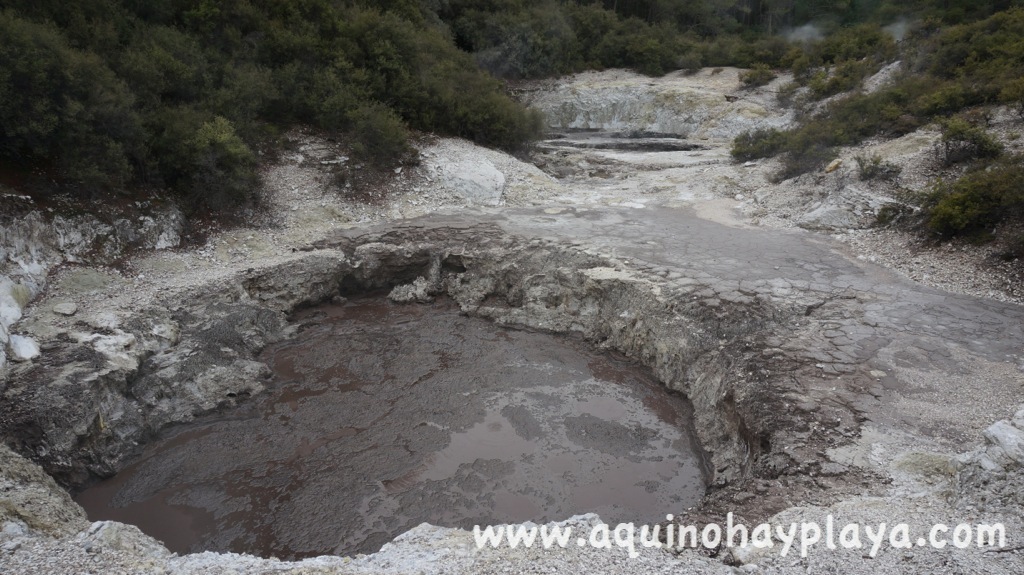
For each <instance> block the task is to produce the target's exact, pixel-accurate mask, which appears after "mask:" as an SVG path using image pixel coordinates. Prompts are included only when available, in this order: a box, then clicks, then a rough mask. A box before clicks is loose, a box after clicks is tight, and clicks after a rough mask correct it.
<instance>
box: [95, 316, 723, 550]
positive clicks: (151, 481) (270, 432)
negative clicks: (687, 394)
mask: <svg viewBox="0 0 1024 575" xmlns="http://www.w3.org/2000/svg"><path fill="white" fill-rule="evenodd" d="M295 320H296V321H297V322H298V323H299V324H300V325H301V326H302V327H301V328H300V332H299V334H298V335H297V336H296V337H295V338H293V339H291V340H289V341H286V342H283V343H280V344H277V345H274V346H271V347H269V348H268V349H267V350H265V352H264V354H263V356H262V359H263V360H265V361H266V362H267V363H268V364H269V365H270V366H271V367H272V369H273V371H274V374H275V380H276V381H275V384H274V385H272V386H271V389H270V390H269V392H268V393H267V394H266V395H265V396H263V397H262V398H260V399H258V400H256V401H253V402H250V403H249V404H247V405H245V406H242V407H239V408H236V409H234V410H232V411H230V412H228V413H227V414H221V415H215V416H209V417H207V418H204V419H201V420H199V421H197V422H195V423H192V424H189V425H187V426H180V427H178V428H176V429H175V430H174V431H173V433H169V434H166V435H165V436H164V437H162V438H160V439H159V440H157V441H155V442H153V443H151V444H150V445H149V446H148V448H147V450H146V452H145V453H144V454H143V455H142V456H141V457H140V458H139V459H138V460H137V461H135V462H133V463H132V464H131V465H129V466H128V467H126V468H125V469H124V470H123V471H122V472H121V473H119V474H118V475H117V476H115V477H113V478H111V479H109V480H107V481H104V482H101V483H99V484H97V485H95V486H93V487H91V488H90V489H88V490H86V491H84V492H83V493H82V494H80V495H79V496H78V501H79V503H81V504H82V505H83V506H84V507H85V508H86V510H87V511H88V513H89V516H90V518H91V519H93V520H101V519H113V520H119V521H123V522H127V523H131V524H134V525H137V526H139V527H140V528H141V529H143V530H144V531H146V532H147V533H149V534H150V535H152V536H154V537H156V538H158V539H160V540H161V541H163V542H164V543H165V544H166V545H167V546H168V548H170V549H171V550H173V551H178V552H181V553H184V552H189V551H200V550H214V551H235V552H248V553H254V554H259V555H262V556H265V557H266V556H278V557H288V558H298V557H307V556H315V555H321V554H328V553H340V554H351V553H357V552H363V553H368V552H372V551H376V550H377V549H379V548H380V546H381V545H383V544H384V543H386V542H388V541H390V540H391V539H393V538H394V537H395V536H397V535H398V534H400V533H403V532H404V531H406V530H408V529H410V528H412V527H415V526H416V525H419V524H420V523H422V522H429V523H432V524H435V525H442V526H451V527H466V528H468V527H472V526H473V525H475V524H481V525H485V524H497V523H517V522H522V521H528V520H529V521H536V522H544V521H549V520H560V519H565V518H566V517H569V516H572V515H574V514H582V513H588V512H597V513H599V514H600V515H601V516H602V518H604V519H605V520H607V521H609V522H611V523H613V524H614V523H617V522H620V521H633V522H637V523H651V522H657V521H659V520H662V519H664V515H665V514H666V513H668V512H671V511H672V510H678V509H681V508H686V507H690V506H693V505H695V504H696V503H697V502H698V501H699V500H700V497H701V496H702V494H703V492H704V486H705V472H704V469H703V457H702V455H701V453H700V450H699V447H698V445H697V442H696V441H695V440H694V438H693V433H692V413H691V411H690V407H689V404H688V402H687V401H686V400H684V399H682V398H681V397H679V396H677V395H673V394H670V393H669V392H668V391H666V390H665V388H664V387H663V386H661V385H660V384H659V383H658V381H657V380H656V379H655V378H654V377H653V376H652V375H651V374H650V373H649V372H648V371H647V370H646V369H644V368H640V367H638V366H636V365H634V364H630V363H627V362H624V361H621V360H619V359H616V358H615V357H612V356H611V355H610V354H598V353H595V352H593V351H591V350H589V349H588V348H587V346H586V345H585V344H583V343H582V342H579V341H576V340H572V339H569V338H565V337H557V336H552V335H547V334H542V333H535V332H530V331H519V330H515V331H513V330H507V329H503V328H501V327H498V326H495V325H493V324H492V323H490V322H487V321H484V320H481V319H475V318H468V317H465V316H463V315H461V314H460V313H459V312H458V310H457V308H456V307H455V306H453V305H452V304H450V303H448V302H439V303H434V304H431V305H410V306H401V305H396V304H391V303H388V302H386V301H385V300H382V299H371V298H359V299H357V300H354V301H352V302H349V303H347V304H345V305H328V306H320V307H315V308H311V309H307V310H304V311H302V312H300V313H299V314H297V317H296V318H295Z"/></svg>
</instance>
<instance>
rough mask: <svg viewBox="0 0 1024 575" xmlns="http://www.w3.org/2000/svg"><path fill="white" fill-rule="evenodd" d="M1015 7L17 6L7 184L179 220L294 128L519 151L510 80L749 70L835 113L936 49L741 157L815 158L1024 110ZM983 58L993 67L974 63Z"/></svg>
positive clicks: (11, 15) (581, 3) (402, 145)
mask: <svg viewBox="0 0 1024 575" xmlns="http://www.w3.org/2000/svg"><path fill="white" fill-rule="evenodd" d="M1017 4H1020V2H1019V1H1016V0H996V1H988V2H978V1H971V0H911V1H903V2H897V1H894V0H803V1H801V0H603V1H594V0H591V1H587V0H576V1H571V0H381V1H377V2H373V1H370V0H287V1H285V0H80V1H76V2H58V1H56V0H31V1H30V0H5V2H4V4H3V9H2V11H0V39H2V41H0V171H2V172H3V174H4V176H5V177H6V178H8V179H12V178H16V179H18V181H24V182H28V184H27V185H28V187H32V186H35V187H38V188H40V189H43V188H45V189H50V190H59V191H60V192H62V193H72V194H75V195H78V196H81V197H85V198H88V197H95V196H96V195H97V194H98V193H110V192H111V191H114V192H119V193H124V194H126V195H129V196H131V197H142V196H144V195H146V194H148V193H151V192H162V191H169V192H172V193H174V194H176V195H178V196H179V197H181V198H183V199H185V200H186V201H185V202H183V203H184V205H187V206H192V207H194V208H196V209H201V210H224V209H227V208H231V207H233V206H237V205H239V204H241V203H245V202H248V201H250V200H251V198H252V195H253V191H254V190H255V189H257V188H258V170H257V168H258V164H259V161H258V158H259V155H260V154H261V153H266V152H269V151H272V150H274V149H275V147H276V146H277V143H276V142H277V138H278V136H279V134H280V133H281V132H282V131H283V130H285V129H287V128H288V127H290V126H292V125H296V124H304V125H310V126H314V127H316V128H318V129H321V130H324V131H326V132H328V133H331V134H336V135H337V137H339V138H341V139H343V140H344V141H345V142H347V143H348V145H349V146H350V147H351V149H352V151H353V153H354V154H355V155H356V156H357V157H358V158H360V160H361V161H365V162H367V163H376V164H380V165H393V164H395V163H396V162H401V161H403V160H404V159H407V158H408V157H409V154H410V148H409V144H408V138H409V134H410V130H414V131H423V132H434V133H439V134H445V135H455V136H461V137H465V138H469V139H471V140H473V141H475V142H478V143H480V144H483V145H487V146H492V147H497V148H502V149H505V150H510V151H515V150H517V149H521V148H522V147H523V146H525V145H526V144H528V143H529V142H530V141H531V140H533V139H535V138H536V137H537V136H538V134H539V132H540V130H541V122H540V118H538V117H537V116H536V115H535V114H533V113H531V112H529V111H528V110H526V109H525V108H523V107H522V106H520V105H519V104H517V103H515V102H513V101H512V100H511V99H510V98H509V97H508V96H507V94H506V91H505V87H504V84H503V82H502V80H503V79H517V78H537V77H546V76H553V75H558V74H564V73H568V72H574V71H579V70H585V69H600V68H608V67H629V68H634V69H636V70H638V71H640V72H643V73H646V74H651V75H657V74H662V73H665V72H668V71H671V70H678V69H685V70H694V69H697V68H699V67H702V66H726V65H732V66H740V67H747V68H753V69H754V71H753V72H751V73H750V74H749V75H748V76H747V77H746V79H747V81H748V82H749V83H751V84H756V83H761V82H765V81H767V80H769V79H771V77H773V75H774V72H773V70H777V69H780V68H788V69H792V70H793V71H794V73H795V74H796V77H797V78H798V84H799V85H801V86H808V87H810V89H811V90H812V92H813V94H814V95H815V96H816V97H825V96H827V95H830V94H835V93H837V92H840V91H843V90H845V89H847V88H849V87H851V86H852V85H853V84H854V83H855V82H857V81H859V80H860V79H861V78H863V77H864V76H865V75H866V74H869V73H871V72H872V71H874V70H875V69H877V67H878V66H880V65H881V64H883V63H884V62H885V61H888V60H891V59H892V58H893V57H895V55H896V52H897V45H896V37H898V36H901V35H902V34H903V31H902V28H901V29H900V30H899V31H898V32H894V31H893V29H892V28H891V27H892V26H894V25H896V26H899V27H909V28H910V29H911V33H912V34H916V37H917V38H918V39H919V40H920V41H921V42H922V44H921V45H922V46H925V45H928V46H932V48H929V50H928V55H926V56H921V57H920V58H919V60H920V64H919V67H920V68H921V70H923V71H924V72H925V73H926V75H927V79H925V80H920V83H919V84H913V83H912V82H911V83H909V84H905V85H901V87H900V88H899V90H896V91H887V92H885V93H883V94H881V95H878V96H874V98H875V99H874V100H867V101H862V100H857V101H855V102H854V103H851V104H848V105H846V106H847V108H850V110H848V111H846V112H842V113H840V112H837V114H836V118H838V119H837V120H836V121H837V122H838V121H844V122H845V121H847V120H848V118H847V117H846V116H849V115H857V114H862V112H863V110H865V109H868V108H871V109H881V110H883V112H884V114H883V116H882V118H881V119H879V120H877V123H878V124H879V125H874V124H870V122H869V123H868V125H862V124H863V122H862V123H861V124H858V123H857V122H854V125H855V126H854V127H852V128H849V129H846V128H843V129H841V130H837V131H836V132H837V133H835V134H831V135H825V136H822V137H825V138H826V139H825V140H823V141H818V140H816V139H815V138H818V137H819V136H821V134H819V133H817V132H814V131H813V130H819V131H821V130H834V129H835V128H836V125H835V124H828V125H825V126H821V125H818V126H817V127H814V126H815V124H814V123H813V122H811V123H808V124H807V125H808V126H811V127H810V128H806V130H810V131H806V130H805V131H803V132H801V131H794V132H791V133H785V134H782V133H766V134H754V135H749V136H748V137H747V140H746V141H745V142H741V144H742V145H740V150H739V152H738V156H743V157H757V156H760V155H768V154H774V153H779V152H781V151H786V150H791V151H792V153H791V154H790V155H791V157H792V158H794V160H793V161H794V162H796V163H797V164H799V163H801V162H803V163H806V162H807V161H808V159H810V160H811V161H813V160H816V159H819V156H821V155H822V153H823V152H822V150H823V149H826V148H828V147H829V146H832V145H839V144H844V143H849V142H851V141H853V140H855V139H857V138H861V137H865V136H866V135H868V134H872V133H876V132H879V131H881V130H882V129H883V128H882V127H881V126H882V125H883V124H884V125H885V126H890V125H894V123H895V125H896V126H897V128H896V129H897V130H902V129H910V128H911V127H913V126H916V125H919V124H920V123H921V122H923V121H926V120H928V119H929V118H931V117H933V116H935V115H936V114H939V113H947V112H951V111H956V110H959V109H962V108H964V107H967V106H969V105H972V104H974V103H981V102H992V101H1008V100H1009V101H1012V100H1013V99H1014V98H1018V99H1019V100H1020V101H1022V102H1024V85H1021V84H1020V82H1019V81H1018V82H1017V83H1016V84H1014V83H1013V82H1010V81H1009V80H1008V79H1007V75H1008V74H1016V77H1017V78H1019V77H1021V72H1022V70H1021V67H1020V66H1021V62H1020V59H1021V56H1020V55H1021V54H1024V49H1022V48H1024V44H1021V38H1024V18H1022V17H1021V13H1020V12H1019V11H1014V12H1011V13H1009V14H1010V15H1007V14H1008V13H1007V12H1005V11H1006V10H1009V9H1011V8H1012V7H1013V6H1015V5H1017ZM994 14H995V15H996V16H993V15H994ZM993 18H995V19H996V20H993ZM1000 18H1001V19H1000ZM906 23H913V24H912V25H909V24H906ZM972 26H973V28H972ZM886 27H889V29H888V30H887V31H886ZM993 31H994V32H993ZM993 33H994V34H995V36H994V38H995V39H988V38H993V37H992V36H989V34H993ZM1003 42H1009V44H1003ZM1001 46H1006V47H1001ZM979 50H981V51H983V52H984V55H991V56H993V57H995V58H997V59H999V60H1000V62H1001V63H1000V64H999V65H989V64H987V63H986V62H985V61H981V60H980V58H981V56H979V54H980V52H978V51H979ZM986 57H987V56H986ZM933 80H935V81H937V82H938V84H935V85H936V86H938V89H937V90H934V89H931V88H930V86H933V84H931V82H932V81H933ZM1014 90H1017V91H1016V92H1015V91H1014ZM1018 92H1019V94H1018ZM858 106H859V108H858ZM843 110H846V108H843ZM858 110H860V112H858ZM908 110H909V112H908V114H909V117H908V118H905V117H904V116H907V115H908V114H905V113H904V112H906V111H908ZM842 114H846V116H844V115H842ZM862 115H863V114H862ZM858 117H859V116H858ZM812 140H814V141H812ZM743 146H746V148H744V147H743Z"/></svg>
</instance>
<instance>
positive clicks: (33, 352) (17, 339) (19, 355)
mask: <svg viewBox="0 0 1024 575" xmlns="http://www.w3.org/2000/svg"><path fill="white" fill-rule="evenodd" d="M7 346H8V347H9V348H10V351H11V361H29V360H31V359H35V358H37V357H39V344H38V343H36V341H35V340H34V339H32V338H30V337H25V336H22V335H12V336H11V341H10V342H8V344H7Z"/></svg>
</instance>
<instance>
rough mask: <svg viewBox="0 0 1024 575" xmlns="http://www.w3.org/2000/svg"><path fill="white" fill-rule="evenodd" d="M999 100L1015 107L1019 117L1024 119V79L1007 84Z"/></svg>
mask: <svg viewBox="0 0 1024 575" xmlns="http://www.w3.org/2000/svg"><path fill="white" fill-rule="evenodd" d="M999 100H1000V101H1002V102H1003V103H1004V104H1009V105H1010V106H1013V107H1014V108H1015V109H1016V110H1017V115H1018V116H1020V117H1021V118H1022V119H1024V78H1017V79H1016V80H1013V81H1012V82H1009V83H1007V84H1006V86H1004V87H1003V89H1002V90H1001V91H1000V92H999Z"/></svg>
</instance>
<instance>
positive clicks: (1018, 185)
mask: <svg viewBox="0 0 1024 575" xmlns="http://www.w3.org/2000/svg"><path fill="white" fill-rule="evenodd" d="M926 207H927V210H928V226H929V227H930V228H931V229H932V230H934V231H935V232H937V233H938V234H940V235H941V236H943V237H947V238H948V237H952V236H955V235H961V234H978V233H985V232H988V231H990V230H991V229H992V227H993V226H995V225H996V224H998V223H999V222H1001V221H1003V220H1004V219H1006V218H1017V219H1019V218H1021V217H1022V216H1024V158H1021V157H1019V156H1017V157H1013V158H1009V159H1006V160H1002V161H999V162H996V163H995V164H993V165H990V166H987V167H984V168H977V169H974V170H972V171H969V172H968V173H966V174H965V175H964V176H962V177H961V178H960V179H958V180H956V181H953V182H948V183H947V182H939V183H937V184H936V185H935V186H934V188H933V190H932V193H931V195H930V197H929V199H928V202H927V204H926Z"/></svg>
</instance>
